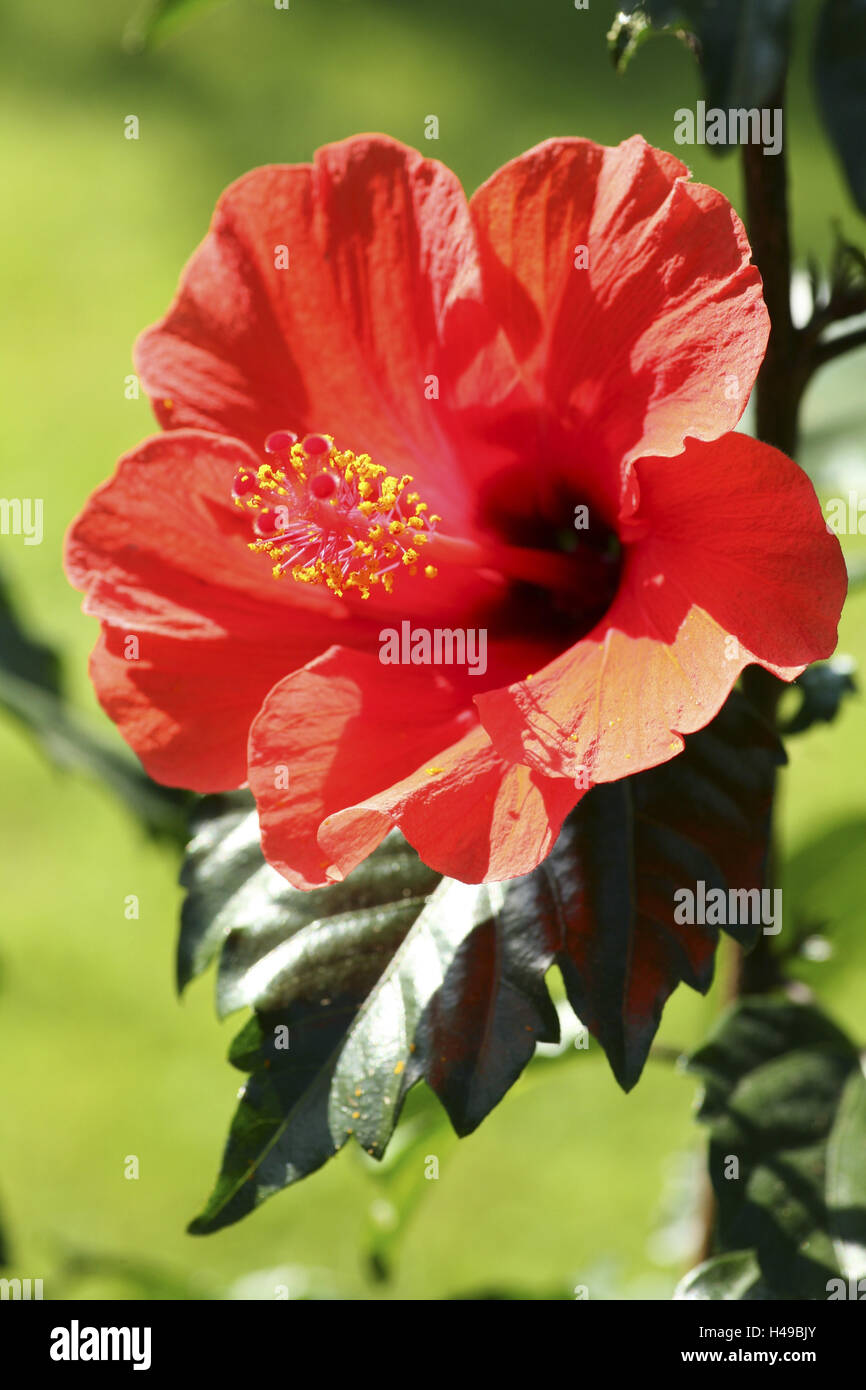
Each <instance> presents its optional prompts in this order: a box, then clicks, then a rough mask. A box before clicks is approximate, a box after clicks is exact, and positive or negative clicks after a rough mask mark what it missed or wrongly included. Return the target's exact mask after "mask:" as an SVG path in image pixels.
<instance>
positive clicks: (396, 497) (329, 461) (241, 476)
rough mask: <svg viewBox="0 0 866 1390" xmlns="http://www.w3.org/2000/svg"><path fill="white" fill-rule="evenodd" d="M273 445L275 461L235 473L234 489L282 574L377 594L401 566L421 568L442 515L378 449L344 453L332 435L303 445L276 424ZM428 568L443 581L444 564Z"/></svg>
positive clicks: (255, 545) (260, 547)
mask: <svg viewBox="0 0 866 1390" xmlns="http://www.w3.org/2000/svg"><path fill="white" fill-rule="evenodd" d="M264 451H265V454H266V456H268V461H267V462H265V463H262V464H260V465H259V467H258V469H257V470H256V471H255V472H253V471H252V470H251V469H247V468H242V469H240V470H239V471H238V473H237V474H236V475H235V478H234V481H233V484H232V495H233V497H234V500H235V505H236V506H238V507H240V508H242V509H243V510H245V511H247V512H249V513H251V514H252V517H253V534H254V537H255V539H254V540H252V541H250V542H249V545H250V549H251V550H255V551H261V552H264V553H265V554H267V555H268V556H269V557H270V559H271V560H272V561H273V564H272V572H273V574H274V576H275V577H276V578H283V577H284V576H285V575H290V576H291V577H292V578H293V579H294V580H296V581H297V582H298V583H300V584H324V585H325V586H326V587H327V588H329V589H330V590H331V591H332V593H335V594H337V595H338V596H339V597H342V596H343V595H344V594H347V593H351V594H354V595H357V596H359V597H360V598H369V596H370V592H371V588H372V586H373V585H377V584H380V585H381V587H382V588H383V589H384V591H385V592H386V593H389V594H390V593H391V591H392V589H393V585H394V572H395V571H397V570H398V569H400V568H406V569H408V570H409V573H410V574H415V573H417V570H416V565H417V562H418V560H419V558H420V557H419V553H418V547H419V546H421V545H423V544H424V543H425V541H426V540H428V539H430V538H431V537H432V535H433V533H434V532H435V529H436V525H437V523H438V522H439V521H440V520H441V518H440V517H438V516H435V515H433V514H431V513H430V512H429V508H428V507H427V505H426V503H424V502H422V501H421V497H420V494H419V493H417V492H413V491H408V489H409V488H410V487H411V483H412V478H411V477H410V476H409V475H408V474H404V475H403V476H402V477H396V476H395V475H393V474H390V473H389V472H388V470H387V469H386V468H385V467H383V465H382V464H376V463H374V462H373V460H372V459H371V458H370V456H369V454H354V453H353V452H352V451H351V450H349V449H338V448H337V447H336V445H335V443H334V440H333V439H332V437H331V436H330V435H327V434H308V435H305V436H304V438H303V439H302V440H300V441H299V440H298V437H297V435H295V434H293V433H292V432H291V431H289V430H276V431H274V432H273V433H272V434H269V435H268V437H267V439H266V440H265V446H264ZM424 574H425V575H426V577H427V578H430V579H432V578H434V577H435V575H436V567H435V565H427V566H426V568H425V569H424Z"/></svg>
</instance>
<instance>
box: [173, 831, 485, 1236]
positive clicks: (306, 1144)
mask: <svg viewBox="0 0 866 1390" xmlns="http://www.w3.org/2000/svg"><path fill="white" fill-rule="evenodd" d="M389 840H390V837H389ZM389 840H386V841H385V842H383V845H382V846H380V847H379V849H378V850H377V851H375V853H374V854H373V855H372V856H370V860H369V861H368V864H370V869H369V871H368V872H369V875H370V882H371V883H374V882H375V881H376V877H375V876H376V870H377V867H378V866H379V865H380V864H384V865H385V866H386V867H385V871H384V872H383V874H382V877H381V880H380V886H381V899H380V903H379V908H380V912H379V913H377V912H376V911H374V910H372V909H366V910H365V913H364V916H363V921H362V922H359V923H355V925H356V926H358V930H353V929H351V928H350V930H349V931H348V932H347V933H345V934H344V933H343V932H342V931H338V933H337V940H336V942H332V941H330V940H329V939H328V934H326V933H323V932H322V930H321V921H320V920H318V919H316V920H313V921H312V922H309V923H308V924H307V925H305V926H300V927H298V928H297V930H296V931H295V932H294V933H293V936H292V937H290V938H289V942H290V944H293V949H294V953H295V956H296V962H297V966H298V969H297V970H296V971H292V970H288V971H287V970H285V969H284V968H283V966H284V962H283V961H282V960H280V961H278V962H276V969H275V970H273V971H272V970H271V966H272V965H273V964H274V962H273V961H269V960H268V959H267V957H265V958H263V962H262V961H260V962H259V963H258V964H259V965H261V964H262V963H264V967H265V968H264V970H263V971H262V977H263V980H264V984H263V989H264V990H266V992H267V1000H268V1005H269V1007H268V1009H267V1011H264V1010H263V1011H261V1012H258V1013H257V1014H256V1016H255V1017H254V1019H253V1020H251V1022H250V1024H248V1025H247V1027H246V1028H245V1029H244V1030H243V1031H242V1033H241V1034H240V1035H239V1037H238V1038H237V1039H236V1040H235V1044H234V1045H233V1049H232V1053H231V1060H232V1061H233V1062H234V1063H235V1065H237V1066H239V1067H242V1068H244V1069H249V1070H252V1073H253V1074H252V1076H251V1078H250V1080H249V1082H248V1083H247V1086H246V1088H245V1090H244V1092H243V1096H242V1099H241V1102H240V1105H239V1107H238V1110H237V1113H236V1115H235V1119H234V1121H233V1124H232V1127H231V1131H230V1133H229V1140H228V1144H227V1147H226V1151H225V1155H224V1158H223V1165H222V1172H221V1174H220V1178H219V1181H218V1183H217V1186H216V1189H215V1191H214V1193H213V1196H212V1197H211V1200H210V1201H209V1203H208V1204H207V1207H206V1208H205V1210H204V1212H203V1213H202V1214H201V1216H200V1217H198V1218H197V1219H196V1220H195V1221H194V1222H193V1223H192V1225H191V1226H190V1228H189V1229H190V1231H191V1233H192V1234H203V1233H205V1232H210V1231H214V1230H218V1229H219V1228H220V1227H222V1226H224V1225H227V1224H229V1223H230V1222H232V1221H236V1220H238V1219H239V1217H241V1216H243V1215H245V1214H246V1213H247V1212H248V1211H251V1210H252V1209H253V1208H254V1207H256V1206H258V1205H259V1203H260V1202H262V1201H264V1200H265V1198H267V1197H269V1196H271V1195H272V1194H273V1193H274V1192H277V1191H279V1190H280V1189H281V1188H282V1187H285V1186H287V1185H289V1184H290V1183H292V1182H295V1181H297V1179H298V1178H301V1177H304V1176H306V1175H307V1174H308V1173H310V1172H313V1171H314V1170H315V1169H316V1168H318V1167H320V1166H321V1164H322V1163H324V1162H325V1161H326V1160H327V1159H328V1158H330V1157H331V1156H332V1155H333V1154H335V1153H336V1152H338V1150H339V1149H340V1148H342V1146H343V1145H344V1144H345V1143H346V1141H347V1140H348V1139H349V1137H350V1136H354V1137H355V1139H356V1140H357V1142H359V1143H360V1144H361V1145H362V1146H363V1147H364V1148H365V1149H366V1150H367V1152H368V1153H371V1154H373V1155H375V1156H379V1155H381V1153H382V1152H383V1151H384V1148H385V1145H386V1144H387V1142H388V1139H389V1138H390V1136H391V1133H392V1132H393V1129H394V1126H395V1124H396V1122H397V1118H398V1115H399V1112H400V1109H401V1107H402V1104H403V1100H404V1098H405V1095H406V1092H407V1090H408V1089H409V1087H410V1086H411V1085H412V1084H414V1082H415V1081H416V1080H417V1079H418V1069H417V1066H416V1065H415V1064H414V1061H413V1055H412V1048H413V1038H414V1036H415V1034H416V1030H417V1027H418V1023H419V1020H420V1018H421V1015H422V1013H423V1011H424V1010H425V1008H426V1007H427V1006H428V1004H429V1002H430V999H431V998H432V996H433V994H434V993H435V992H436V990H438V989H439V987H440V985H441V983H442V980H443V978H444V975H445V973H446V972H447V970H448V968H449V967H450V965H451V962H452V961H453V959H454V956H455V953H456V950H457V947H458V946H459V944H460V942H461V940H462V939H463V938H464V937H465V936H467V935H468V934H469V933H470V932H472V931H473V929H474V928H476V927H477V926H479V925H483V924H484V923H485V922H486V921H487V919H488V918H489V917H490V916H491V914H492V913H493V912H494V911H495V909H494V906H493V903H492V900H491V895H493V897H495V894H496V890H495V889H494V890H490V889H488V888H486V887H484V886H483V885H481V886H474V885H467V884H462V883H455V882H453V881H451V880H443V881H442V882H441V883H440V884H439V885H438V887H437V888H436V889H435V890H434V891H433V892H432V893H431V894H429V895H428V896H426V897H419V898H416V900H415V902H414V904H413V906H412V908H411V909H410V910H409V911H408V912H407V911H406V909H405V907H404V902H405V900H404V899H403V898H402V895H401V896H400V897H399V898H397V896H396V894H397V893H398V892H400V891H401V890H400V888H399V879H398V880H397V881H396V882H395V879H394V876H393V874H392V873H391V872H389V871H388V868H389V864H390V861H391V860H392V858H393V855H394V853H395V852H398V853H401V854H406V855H409V854H411V853H412V851H411V850H409V848H408V846H406V847H405V848H404V849H402V850H399V851H395V845H394V843H393V842H391V843H389ZM377 857H378V858H377ZM299 896H301V895H299ZM303 896H304V897H307V896H309V895H306V894H305V895H303ZM349 915H350V916H352V914H351V912H350V914H349ZM408 917H411V918H412V920H411V922H408V921H407V918H408ZM343 925H344V923H342V922H341V923H340V926H341V927H342V926H343ZM383 930H384V931H385V932H389V931H390V932H394V933H396V934H397V935H400V936H401V937H402V939H401V940H400V941H399V944H398V945H397V946H396V949H395V950H393V954H392V955H391V958H390V960H389V961H388V963H387V965H385V967H384V969H383V968H382V951H381V949H380V944H379V943H380V940H381V935H382V932H383ZM386 939H387V938H386ZM392 944H393V943H392ZM255 969H256V967H255V966H254V967H253V970H255ZM326 989H327V990H328V993H327V994H325V993H323V991H324V990H326Z"/></svg>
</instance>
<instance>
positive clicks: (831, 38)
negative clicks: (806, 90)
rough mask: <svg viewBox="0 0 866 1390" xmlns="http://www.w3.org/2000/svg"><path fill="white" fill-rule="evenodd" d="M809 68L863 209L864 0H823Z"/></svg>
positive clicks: (865, 118) (865, 182) (865, 122)
mask: <svg viewBox="0 0 866 1390" xmlns="http://www.w3.org/2000/svg"><path fill="white" fill-rule="evenodd" d="M814 69H815V83H816V86H817V90H818V102H819V105H820V107H821V113H822V115H823V117H824V123H825V125H826V126H827V130H828V132H829V135H830V139H831V141H832V143H833V145H834V147H835V149H836V153H837V154H838V156H839V158H840V159H841V161H842V166H843V168H844V170H845V174H846V176H847V179H848V184H849V187H850V189H851V193H852V195H853V197H854V201H855V202H856V204H857V206H858V208H859V209H860V211H861V212H863V213H866V142H864V140H863V131H864V130H866V0H825V4H824V8H823V10H822V11H821V17H820V20H819V22H818V28H817V31H816V34H815V48H814Z"/></svg>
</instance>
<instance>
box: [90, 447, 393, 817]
mask: <svg viewBox="0 0 866 1390" xmlns="http://www.w3.org/2000/svg"><path fill="white" fill-rule="evenodd" d="M256 462H257V460H255V458H254V456H253V455H252V454H251V453H250V452H249V450H248V449H246V447H245V446H244V445H243V444H241V443H239V442H238V441H236V440H229V439H222V438H220V437H218V436H215V435H206V434H203V433H200V432H196V431H177V432H174V433H171V434H168V435H163V436H160V437H158V438H155V439H151V440H148V441H146V442H145V443H144V444H142V445H141V446H140V447H139V448H137V449H134V450H133V451H132V452H131V453H130V454H128V455H127V456H126V457H125V458H123V459H121V461H120V464H119V465H118V470H117V473H116V474H115V476H114V478H113V479H111V481H110V482H108V483H106V484H105V485H104V486H103V487H101V488H100V489H98V491H97V492H96V493H94V495H93V496H92V497H91V498H90V500H89V502H88V503H87V506H86V507H85V509H84V511H83V512H82V514H81V515H80V516H79V518H78V519H77V520H76V521H75V522H74V523H73V525H72V527H71V528H70V531H69V535H68V537H67V542H66V572H67V574H68V576H69V578H70V580H71V582H72V583H73V584H74V585H75V586H76V587H77V588H79V589H83V590H84V592H85V595H86V597H85V602H84V607H85V610H86V611H87V612H89V613H93V614H95V615H96V616H98V617H99V618H101V619H102V620H103V624H104V629H105V631H104V636H103V639H102V641H101V642H100V643H99V645H98V646H97V648H96V650H95V651H94V655H93V660H92V665H91V674H92V678H93V681H94V684H95V686H96V692H97V695H98V697H99V700H100V702H101V703H102V705H103V707H104V708H105V710H106V711H107V713H108V714H109V716H110V717H111V718H112V719H113V720H114V721H115V722H116V723H117V724H118V726H119V728H120V730H121V732H122V733H123V735H124V737H125V738H126V739H127V741H128V742H129V744H130V745H131V747H132V748H133V749H134V750H135V752H136V753H138V755H139V757H140V758H141V759H142V762H143V763H144V765H145V767H146V768H147V770H148V772H149V773H150V774H151V776H152V777H155V778H156V779H157V780H158V781H163V782H167V783H170V784H171V785H175V786H187V787H190V788H192V789H194V790H196V791H202V792H204V791H218V790H224V789H227V788H229V787H235V786H238V785H239V784H240V783H242V782H243V781H244V780H245V778H246V744H247V735H248V732H249V726H250V724H251V722H252V719H253V717H254V715H255V713H256V711H257V710H258V708H259V706H260V704H261V702H262V699H263V698H264V696H265V695H266V694H267V691H268V690H269V689H270V687H271V686H272V685H273V684H274V683H275V682H276V681H277V680H279V679H280V678H281V677H282V676H284V675H286V673H287V672H289V671H292V670H294V669H295V668H296V667H299V666H303V665H304V663H305V662H307V661H308V660H309V659H310V658H311V657H312V656H314V655H315V654H316V653H317V652H319V651H321V650H322V647H323V646H325V645H327V643H328V641H329V640H331V638H330V636H329V625H330V624H331V623H333V625H334V626H333V631H334V632H337V631H342V632H347V633H348V632H352V633H354V634H355V635H357V634H358V633H359V632H363V633H366V632H367V631H368V626H367V624H366V623H364V622H362V620H361V619H353V618H352V617H351V614H350V610H349V609H348V608H347V607H346V606H345V605H341V604H340V601H339V600H338V599H336V598H333V597H332V596H331V595H329V594H326V593H325V592H324V591H323V590H316V591H312V590H310V589H309V588H308V587H306V586H301V585H296V584H292V583H290V582H288V581H287V582H280V583H277V581H276V580H274V579H273V577H272V575H271V572H270V566H269V565H268V563H267V562H266V560H264V559H263V557H262V556H261V555H255V554H253V553H251V552H250V550H249V549H248V547H247V539H248V534H249V527H248V523H245V521H244V518H243V517H241V516H240V514H239V512H238V511H237V509H236V508H234V507H233V506H232V505H231V501H230V488H231V480H232V477H233V475H234V472H235V470H236V469H237V467H238V466H239V465H240V464H247V465H248V466H254V465H255V463H256ZM370 630H372V629H370ZM129 638H134V639H135V640H134V642H133V643H131V644H127V639H129Z"/></svg>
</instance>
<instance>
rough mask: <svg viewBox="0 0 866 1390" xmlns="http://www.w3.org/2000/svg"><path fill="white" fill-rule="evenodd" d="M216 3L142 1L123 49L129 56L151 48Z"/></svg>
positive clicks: (209, 0) (210, 0) (211, 0)
mask: <svg viewBox="0 0 866 1390" xmlns="http://www.w3.org/2000/svg"><path fill="white" fill-rule="evenodd" d="M219 3H220V0H142V3H141V4H140V5H139V7H138V9H137V10H136V11H135V13H134V14H133V16H132V18H131V19H130V21H129V23H128V24H127V26H126V30H125V32H124V35H123V47H124V48H125V49H126V51H127V52H128V53H138V52H141V50H142V49H145V48H152V47H153V46H154V44H157V43H160V42H162V40H163V39H167V38H169V37H170V36H171V35H172V34H173V33H174V32H175V31H176V30H177V29H179V28H181V27H182V26H183V25H184V24H186V23H187V22H188V21H191V20H193V19H195V18H197V17H198V15H199V14H201V13H203V12H204V11H205V10H210V9H213V8H214V7H215V6H216V5H217V4H219Z"/></svg>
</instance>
